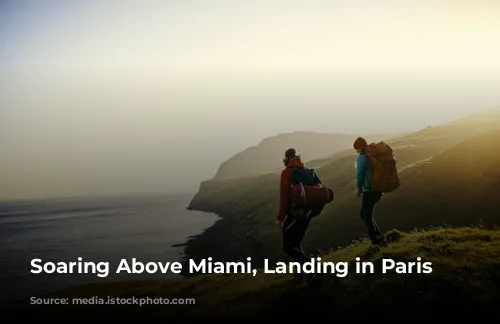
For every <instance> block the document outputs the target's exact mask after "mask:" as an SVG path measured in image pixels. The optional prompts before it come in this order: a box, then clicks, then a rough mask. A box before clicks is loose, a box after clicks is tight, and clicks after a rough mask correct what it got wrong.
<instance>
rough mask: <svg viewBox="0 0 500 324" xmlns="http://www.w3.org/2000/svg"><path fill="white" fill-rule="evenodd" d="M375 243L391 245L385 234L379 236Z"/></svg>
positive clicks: (382, 245) (383, 245)
mask: <svg viewBox="0 0 500 324" xmlns="http://www.w3.org/2000/svg"><path fill="white" fill-rule="evenodd" d="M374 245H377V246H380V247H387V246H389V243H388V242H387V239H386V238H385V237H384V236H381V237H378V238H377V241H376V242H375V243H374Z"/></svg>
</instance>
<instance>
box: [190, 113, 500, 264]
mask: <svg viewBox="0 0 500 324" xmlns="http://www.w3.org/2000/svg"><path fill="white" fill-rule="evenodd" d="M499 131H500V110H499V109H491V110H487V111H485V112H483V113H481V114H477V115H474V116H471V117H469V118H466V119H463V120H458V121H456V122H453V123H449V124H446V125H442V126H438V127H429V128H426V129H424V130H421V131H419V132H415V133H411V134H407V135H404V136H401V137H397V138H394V139H391V140H388V143H389V144H391V145H392V146H393V148H394V150H395V153H396V157H397V159H398V163H399V170H400V175H401V180H402V187H401V189H400V190H398V191H397V192H394V193H390V194H388V195H386V196H385V197H384V199H383V201H382V202H381V204H380V205H379V207H378V208H377V221H378V222H379V225H380V226H381V228H382V229H386V228H400V229H402V230H410V229H412V228H413V227H421V226H427V225H441V224H443V223H448V224H452V225H457V226H466V225H469V224H477V223H478V222H481V221H483V222H485V223H486V224H495V223H498V222H499V221H500V213H498V206H497V204H495V202H496V201H498V199H500V192H499V191H498V190H497V186H498V183H499V182H500V175H499V173H498V172H499V171H498V170H499V169H498V165H500V141H499V140H498V139H500V132H499ZM368 140H371V139H368ZM355 159H356V155H355V153H354V152H352V150H347V151H343V152H339V153H337V154H335V156H333V157H332V158H331V160H330V161H328V159H322V160H321V161H320V162H318V163H315V162H312V163H308V164H309V165H314V166H317V168H316V170H317V172H318V174H319V175H320V177H321V178H322V180H323V181H324V182H325V183H326V184H327V185H328V186H330V187H331V188H333V189H334V190H335V193H336V198H335V201H334V202H333V203H332V204H330V205H328V206H327V208H326V209H325V211H324V213H323V214H322V215H321V216H320V217H318V218H317V219H315V220H314V222H313V223H312V224H311V228H310V230H309V232H308V235H307V236H306V238H305V240H304V245H305V248H306V250H307V251H310V252H315V251H317V250H326V249H330V248H332V247H333V248H335V247H337V246H339V245H345V244H348V243H349V242H351V241H352V240H353V239H356V238H358V237H359V236H362V235H363V234H364V233H365V227H364V224H363V222H362V221H361V219H360V217H359V207H360V200H359V198H358V197H356V196H355V195H354V188H355V169H354V162H355ZM278 183H279V172H270V173H266V174H260V175H255V176H247V177H241V178H237V179H214V180H211V181H207V182H204V183H202V184H201V186H200V190H199V192H198V194H197V195H196V196H195V197H194V199H193V201H192V203H191V205H190V208H192V209H200V210H204V211H209V212H216V213H218V214H220V215H221V216H222V219H221V220H220V221H218V222H217V223H216V224H215V226H213V227H211V228H209V229H208V230H207V231H206V232H205V233H203V234H202V235H200V236H198V237H196V238H194V239H193V240H191V242H190V244H188V246H187V250H186V251H187V253H188V255H190V256H191V257H194V258H199V257H207V256H212V257H215V258H218V259H222V260H234V259H244V258H246V257H247V256H249V255H250V256H252V257H254V258H264V257H267V258H271V259H273V260H275V259H277V258H280V257H282V255H283V253H282V251H281V241H280V239H281V236H280V233H279V231H278V230H277V229H276V228H275V225H274V219H275V216H276V213H277V203H278Z"/></svg>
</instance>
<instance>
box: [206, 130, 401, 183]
mask: <svg viewBox="0 0 500 324" xmlns="http://www.w3.org/2000/svg"><path fill="white" fill-rule="evenodd" d="M396 135H398V134H372V135H370V134H367V135H365V136H369V137H371V138H375V139H377V140H382V139H387V138H391V137H394V136H396ZM353 138H356V135H348V134H335V133H334V134H322V133H314V132H293V133H287V134H280V135H277V136H274V137H269V138H266V139H264V140H262V141H261V142H260V143H259V144H258V145H257V146H253V147H249V148H247V149H246V150H244V151H242V152H240V153H238V154H236V155H234V156H233V157H232V158H230V159H228V160H227V161H225V162H224V163H222V164H221V166H220V167H219V169H218V171H217V173H216V175H215V178H230V177H240V176H246V175H251V174H258V173H261V172H267V171H272V170H276V169H279V168H281V167H282V165H283V164H282V162H281V158H282V156H283V154H284V153H285V150H286V149H288V148H289V147H294V148H296V149H297V150H298V151H299V152H300V153H301V154H302V155H303V156H304V158H305V159H307V160H309V161H310V160H314V159H318V158H321V157H325V156H328V155H332V154H334V153H336V152H338V151H341V150H345V149H348V148H351V146H352V141H353Z"/></svg>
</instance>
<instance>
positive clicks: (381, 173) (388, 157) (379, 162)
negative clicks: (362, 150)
mask: <svg viewBox="0 0 500 324" xmlns="http://www.w3.org/2000/svg"><path fill="white" fill-rule="evenodd" d="M366 155H367V156H368V157H370V161H371V168H372V171H373V173H372V178H371V183H370V186H371V189H372V190H378V191H381V192H384V193H387V192H391V191H394V190H396V189H398V188H399V187H400V185H401V183H400V180H399V175H398V169H397V161H396V159H395V157H394V152H393V150H392V148H391V147H390V146H389V145H388V144H386V143H384V142H383V141H382V142H378V143H371V144H370V145H368V148H367V150H366Z"/></svg>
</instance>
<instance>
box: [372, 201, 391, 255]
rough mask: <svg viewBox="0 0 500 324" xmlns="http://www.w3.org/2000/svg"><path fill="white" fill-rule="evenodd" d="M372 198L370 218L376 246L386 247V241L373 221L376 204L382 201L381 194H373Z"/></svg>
mask: <svg viewBox="0 0 500 324" xmlns="http://www.w3.org/2000/svg"><path fill="white" fill-rule="evenodd" d="M373 196H374V197H373V199H374V204H373V210H372V217H371V218H372V222H373V226H374V228H375V233H376V235H377V244H380V245H383V246H386V245H387V241H386V239H385V236H384V234H383V233H382V231H381V230H380V228H379V226H378V224H377V222H376V221H375V209H376V208H377V204H378V203H379V202H380V200H381V199H382V196H383V194H382V192H374V194H373Z"/></svg>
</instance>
